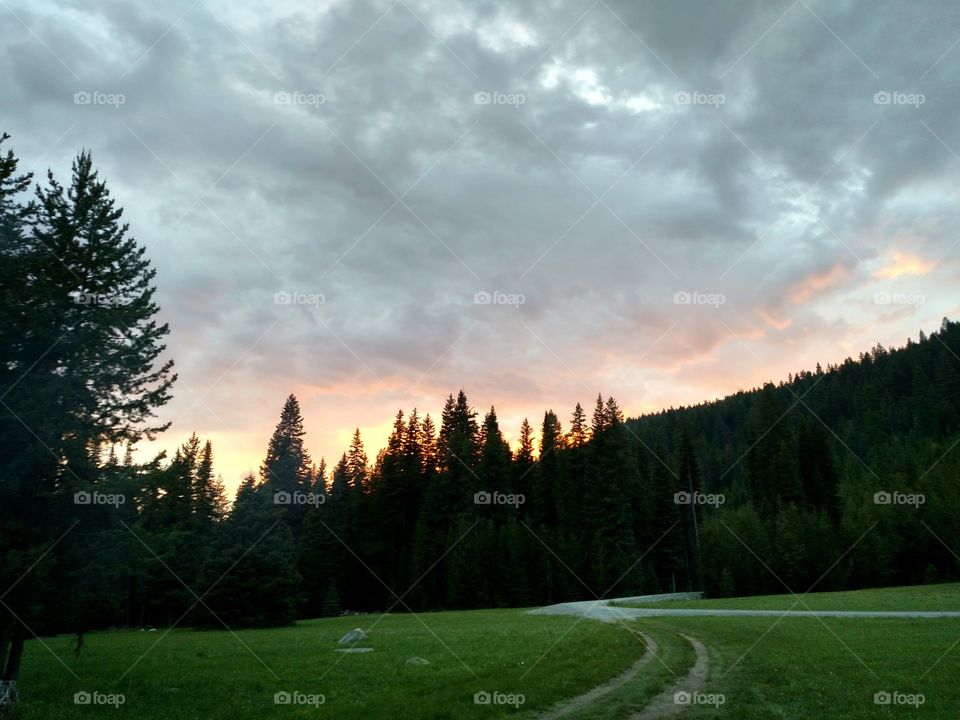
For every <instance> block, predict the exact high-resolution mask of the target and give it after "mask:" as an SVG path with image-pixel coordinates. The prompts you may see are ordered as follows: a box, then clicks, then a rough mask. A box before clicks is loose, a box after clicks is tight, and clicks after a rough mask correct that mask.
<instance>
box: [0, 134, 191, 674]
mask: <svg viewBox="0 0 960 720" xmlns="http://www.w3.org/2000/svg"><path fill="white" fill-rule="evenodd" d="M6 138H7V136H6V135H5V134H4V135H3V138H2V140H6ZM2 140H0V142H2ZM30 179H31V178H30V176H29V175H20V174H18V171H17V161H16V158H15V157H14V156H13V155H12V154H11V153H8V154H7V155H6V156H5V157H0V298H2V300H3V302H2V303H0V397H3V408H2V411H0V503H2V506H3V507H5V508H11V509H12V516H13V518H14V519H13V520H12V521H10V522H9V523H8V521H6V520H4V521H3V522H2V525H0V534H2V536H3V537H4V541H5V542H4V545H5V547H4V550H3V555H2V557H0V567H2V570H0V580H3V581H4V587H8V586H9V584H10V583H12V582H13V580H14V579H15V578H16V577H18V576H19V575H20V574H26V573H25V571H26V570H27V568H28V567H29V568H31V572H30V573H29V575H27V577H26V578H25V579H24V581H23V582H21V583H19V584H18V585H17V586H16V588H15V589H14V591H13V592H10V593H9V594H8V595H7V596H6V597H5V598H4V606H5V607H4V610H3V611H2V612H0V658H6V667H4V668H0V680H2V681H3V683H5V684H7V686H8V687H12V686H10V685H9V683H15V682H16V679H17V675H18V672H19V665H20V659H21V657H22V654H23V644H24V639H25V637H26V635H27V631H26V629H25V626H24V625H23V623H26V624H27V625H29V626H32V627H44V625H43V624H41V622H40V620H41V618H43V617H56V616H57V613H56V612H52V611H53V610H54V608H57V606H58V605H59V606H61V607H64V606H66V605H67V598H70V597H71V587H76V588H79V587H80V586H81V584H82V583H83V582H84V578H85V577H89V574H87V575H84V573H85V571H86V570H88V569H90V559H89V557H88V556H85V555H84V554H83V552H81V545H82V542H83V539H82V538H81V537H80V535H79V534H77V535H76V537H66V538H65V539H64V540H63V541H62V542H60V543H58V544H57V546H56V548H55V549H54V550H53V551H52V552H50V553H48V554H47V555H45V556H43V558H42V562H40V563H39V564H38V565H37V566H36V567H31V565H32V563H33V558H35V557H39V555H36V554H35V550H36V548H41V547H42V548H47V547H50V546H51V545H52V544H53V542H54V540H56V539H57V538H58V537H60V536H61V535H64V533H65V531H66V529H67V528H68V527H70V525H71V523H72V519H73V516H75V515H76V514H77V508H76V506H74V505H73V504H72V502H71V501H72V499H73V495H74V493H75V492H78V491H85V490H87V489H88V488H90V487H91V486H93V485H94V484H95V483H96V482H97V481H98V479H100V478H101V470H102V468H101V467H100V465H101V464H100V461H99V454H100V449H101V448H102V447H104V446H105V445H111V444H114V443H118V442H120V443H130V444H133V443H136V442H137V441H138V440H139V439H141V438H142V437H148V438H152V437H154V436H155V434H156V433H157V432H160V431H161V430H163V429H165V428H166V427H167V425H168V424H161V425H158V424H155V423H154V422H153V418H154V415H155V411H156V409H157V408H159V407H160V406H162V405H164V404H165V403H166V402H167V401H168V400H169V398H170V388H171V386H172V384H173V382H174V380H175V379H176V376H175V375H174V373H173V370H172V368H173V361H172V360H168V361H166V362H161V361H160V356H161V354H162V353H163V351H164V349H165V347H164V345H163V338H164V336H165V335H166V334H167V333H168V332H169V328H168V327H167V325H165V324H160V323H158V322H157V321H156V320H155V315H156V313H157V312H158V310H159V308H158V307H157V306H156V304H155V303H154V302H153V294H154V287H153V285H152V282H153V279H154V276H155V271H154V270H153V269H152V268H151V266H150V263H149V260H148V259H147V257H146V250H145V249H144V248H143V247H141V246H139V245H138V244H137V242H136V240H134V239H133V238H132V237H130V236H129V235H128V234H127V233H128V227H127V225H125V224H123V223H122V215H123V211H122V210H121V209H120V208H119V207H117V206H116V205H115V203H114V201H113V199H112V198H111V197H110V193H109V190H108V189H107V186H106V184H105V183H104V182H103V181H101V180H100V179H99V178H98V176H97V173H96V172H95V171H94V169H93V163H92V160H91V157H90V154H89V153H86V152H84V153H81V154H80V155H79V156H78V157H77V158H76V160H75V161H74V163H73V168H72V177H71V182H70V185H69V187H68V188H64V187H63V186H62V185H60V184H59V183H58V182H57V181H56V180H55V179H54V176H53V174H52V173H48V179H47V185H46V187H45V188H40V187H38V188H37V191H36V202H35V203H33V204H24V203H22V202H20V201H19V200H18V199H17V197H16V196H17V194H18V193H20V192H22V191H23V190H25V189H26V188H27V187H28V185H29V182H30ZM13 300H15V302H12V301H13ZM28 369H29V372H27V370H28ZM131 477H132V478H138V477H139V476H138V475H137V474H135V473H133V474H131ZM4 515H6V513H5V514H4ZM87 519H88V522H89V525H88V528H89V530H90V531H91V532H103V533H104V537H105V538H106V537H108V536H110V535H116V534H117V533H118V532H122V530H121V529H120V528H118V527H117V525H118V517H117V516H108V515H103V514H101V513H98V512H96V511H95V512H92V513H89V514H88V515H87ZM68 559H69V560H68ZM77 560H81V562H80V563H79V564H78V563H77ZM84 561H85V564H84ZM8 575H10V577H9V578H8ZM44 578H46V579H48V580H51V581H53V582H54V583H55V584H50V585H48V584H47V583H46V582H45V581H44ZM7 579H9V580H10V583H7V582H6V580H7ZM66 617H68V618H69V617H70V616H69V615H67V616H66ZM18 618H19V619H18ZM64 629H65V628H63V627H61V628H60V630H59V631H61V632H62V631H64ZM68 629H75V630H76V629H78V630H83V628H82V627H80V628H77V627H73V628H68Z"/></svg>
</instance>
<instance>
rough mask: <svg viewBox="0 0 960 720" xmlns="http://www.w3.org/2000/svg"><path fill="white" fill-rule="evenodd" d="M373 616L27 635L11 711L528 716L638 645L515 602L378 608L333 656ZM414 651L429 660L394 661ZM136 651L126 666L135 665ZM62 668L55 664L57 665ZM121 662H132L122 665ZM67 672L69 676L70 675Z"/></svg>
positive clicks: (639, 650) (580, 688)
mask: <svg viewBox="0 0 960 720" xmlns="http://www.w3.org/2000/svg"><path fill="white" fill-rule="evenodd" d="M378 617H379V616H375V615H369V616H354V617H347V618H331V619H324V620H312V621H306V622H301V623H299V624H297V625H296V626H294V627H289V628H280V629H269V630H246V631H240V632H238V633H237V634H236V636H234V635H232V634H230V633H228V632H226V631H223V632H218V631H192V630H174V631H172V632H170V633H169V634H168V635H166V636H165V637H164V636H163V632H162V631H157V632H136V631H117V632H102V633H93V634H91V635H88V636H87V638H86V644H85V647H84V649H83V652H82V654H81V655H80V657H79V658H74V657H73V654H72V652H71V638H69V637H67V636H58V637H54V638H47V639H44V641H43V642H44V643H45V644H46V645H47V646H48V647H49V649H50V650H52V651H53V653H55V654H56V656H57V657H58V658H59V659H60V660H61V661H62V663H63V664H61V662H58V661H57V658H55V657H54V656H53V655H52V654H51V653H50V652H48V650H47V649H45V648H44V647H43V645H41V643H40V642H39V641H36V640H34V641H30V642H29V644H28V647H27V651H26V655H25V658H24V664H23V668H22V671H21V677H20V687H21V693H22V696H23V697H22V702H21V704H20V706H19V707H18V709H17V711H16V713H15V717H16V718H18V719H23V720H32V719H34V718H45V719H46V718H86V717H91V715H92V714H101V715H102V714H104V713H107V716H108V717H118V718H119V717H136V718H143V719H144V720H150V719H157V720H159V719H161V718H178V719H179V718H197V719H200V718H204V719H206V718H237V719H242V718H257V719H260V718H305V717H317V716H321V715H320V714H321V713H322V714H323V715H326V716H328V717H336V718H338V719H339V718H343V719H345V720H350V719H360V718H362V719H363V720H375V719H377V718H390V719H391V720H393V719H395V718H411V719H412V720H419V719H430V720H441V719H444V718H451V719H452V718H470V717H477V718H496V717H508V716H509V717H533V715H534V714H536V711H538V710H542V709H544V708H546V707H548V706H550V705H552V704H553V703H554V702H556V701H557V699H559V698H565V697H571V696H574V695H577V694H579V693H582V692H585V691H587V690H589V689H590V688H592V687H593V686H595V685H599V684H601V683H603V682H604V681H606V680H607V679H609V678H610V677H612V676H614V675H617V674H618V673H620V672H622V671H623V670H624V669H625V668H627V667H628V666H629V665H631V664H632V663H633V662H634V661H635V660H636V659H637V658H639V657H640V656H641V655H642V654H643V651H644V646H643V644H642V642H641V641H640V640H638V638H637V637H636V636H634V635H633V634H632V633H629V632H627V631H625V630H624V629H623V628H621V627H617V626H608V625H602V624H600V623H595V622H589V621H581V622H577V621H576V619H575V618H570V617H552V616H538V615H526V614H525V613H523V612H522V611H520V610H493V611H476V612H450V613H435V614H424V615H420V616H417V617H415V616H410V615H389V616H386V617H384V618H383V619H382V620H381V621H380V622H379V623H377V624H376V625H375V626H374V627H373V629H372V630H371V632H370V636H369V638H368V640H365V641H362V642H361V643H360V645H363V646H369V647H373V648H375V649H374V652H372V653H366V654H355V655H343V654H340V653H335V652H333V650H334V648H336V647H337V639H338V638H339V637H340V636H341V635H342V634H343V633H345V632H346V631H348V630H350V629H351V628H354V627H362V628H369V627H370V626H371V625H373V624H374V623H375V622H376V620H377V618H378ZM412 656H417V657H421V658H424V659H426V660H428V661H429V662H430V664H429V665H425V666H413V665H407V664H406V661H407V660H408V659H409V658H410V657H412ZM138 659H139V660H138ZM65 666H66V667H65ZM131 667H132V669H131ZM67 668H69V670H70V671H72V672H74V673H76V675H77V676H79V678H80V679H79V680H78V679H76V678H74V677H73V676H72V675H71V673H70V671H68V669H67ZM84 690H86V691H97V692H100V693H103V694H112V693H113V694H115V693H122V694H123V695H124V696H125V702H124V703H123V705H121V706H120V707H119V708H118V709H117V708H114V707H112V706H111V707H105V706H102V705H101V706H99V707H97V706H83V705H76V704H75V703H74V693H76V692H78V691H84ZM281 691H287V692H294V691H296V692H300V693H304V694H305V695H308V694H323V695H324V697H325V702H324V704H323V705H321V706H320V708H319V711H318V710H317V708H316V707H314V706H311V705H277V704H275V703H274V694H275V693H277V692H281ZM479 691H488V692H494V691H497V692H501V693H505V694H510V693H513V694H522V695H524V699H525V701H524V703H523V704H522V705H520V706H519V708H514V707H512V706H507V705H500V706H494V705H476V704H474V702H473V699H474V693H476V692H479Z"/></svg>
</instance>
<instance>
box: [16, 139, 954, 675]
mask: <svg viewBox="0 0 960 720" xmlns="http://www.w3.org/2000/svg"><path fill="white" fill-rule="evenodd" d="M0 160H2V164H0V211H2V223H0V231H2V236H0V239H2V244H0V255H2V262H0V292H2V293H3V295H4V297H3V298H2V300H3V302H2V303H0V308H2V313H3V319H2V322H0V333H2V337H0V340H2V343H0V347H2V351H3V352H4V353H5V356H4V358H3V360H4V362H3V363H2V364H0V398H2V402H3V407H2V408H0V409H2V410H3V414H2V416H0V433H2V438H0V448H2V450H0V471H2V482H0V501H2V507H3V517H2V527H0V530H2V533H3V535H2V538H3V547H2V549H0V550H2V561H3V564H2V566H0V568H2V570H0V580H2V581H3V584H4V587H5V588H7V587H9V588H10V590H8V591H7V594H5V596H4V600H3V607H4V612H3V614H2V617H3V620H4V622H3V623H0V631H2V632H3V633H5V635H4V636H3V637H0V648H2V649H3V650H4V652H6V649H7V648H8V647H16V643H13V644H12V645H11V640H10V637H11V633H13V634H16V633H19V634H20V636H21V637H22V636H23V635H24V634H33V633H36V634H44V633H50V632H62V631H71V632H73V631H76V630H86V629H93V628H102V627H109V626H121V625H123V626H172V625H178V624H189V625H193V626H205V625H210V626H228V627H231V628H232V627H241V626H266V625H277V624H285V623H289V622H292V621H294V620H295V619H297V618H304V617H315V616H323V615H332V614H338V613H342V612H345V611H398V612H400V611H410V610H414V611H420V610H434V609H453V608H477V607H495V606H528V605H536V604H543V603H551V602H557V601H562V600H566V599H590V598H595V597H613V596H624V595H631V594H638V593H653V592H661V591H673V590H688V589H704V590H706V591H707V592H708V593H710V594H712V595H732V594H757V593H769V592H787V591H795V592H798V593H799V592H805V591H808V590H810V589H817V590H828V589H838V588H853V587H862V586H872V585H887V584H906V583H925V582H937V581H942V580H947V579H956V578H957V576H958V569H960V568H958V560H957V556H956V555H955V554H954V552H955V551H956V550H958V549H960V548H953V549H951V548H950V547H949V545H950V544H951V543H954V542H955V538H957V537H958V536H960V532H958V531H960V526H958V525H960V522H958V518H957V517H956V513H955V512H954V511H953V510H952V509H954V508H956V507H958V505H960V485H958V483H957V477H958V475H960V452H958V451H955V446H956V444H957V442H958V439H960V434H958V433H960V413H958V411H957V408H958V403H960V357H958V353H960V324H958V323H955V322H950V321H948V320H946V319H945V320H944V321H943V324H942V325H941V327H940V328H939V330H938V331H936V332H934V333H931V334H930V335H929V336H927V335H924V334H923V333H921V334H920V336H919V339H918V340H917V341H912V340H911V341H908V342H907V344H906V346H905V347H902V348H899V349H887V348H883V347H880V346H877V347H876V348H874V349H872V350H871V351H870V352H867V353H864V354H862V355H861V356H860V357H859V358H857V359H855V360H854V359H848V360H846V361H844V362H842V363H841V364H839V365H831V366H828V367H827V368H826V369H823V368H821V367H819V366H818V367H817V368H816V369H815V370H813V371H801V372H798V373H797V374H796V375H793V376H791V377H789V378H788V379H787V380H786V381H784V382H780V383H779V384H777V385H773V384H768V385H765V386H764V387H762V388H758V389H754V390H751V391H743V392H739V393H737V394H735V395H732V396H730V397H727V398H725V399H723V400H719V401H716V402H711V403H705V404H702V405H697V406H694V407H687V408H680V409H671V410H665V411H663V412H660V413H657V414H653V415H648V416H643V417H640V418H636V419H625V418H624V414H623V412H622V410H621V409H620V407H619V406H618V404H617V402H616V401H615V400H614V399H613V398H607V399H604V398H602V397H597V398H596V400H595V402H594V403H593V404H592V406H591V407H589V410H585V409H584V408H583V407H582V406H581V405H579V404H578V405H577V406H576V407H575V408H573V409H572V410H570V411H567V412H564V413H562V414H558V413H557V412H554V411H553V410H547V411H546V412H545V413H544V414H543V417H542V421H541V422H539V426H538V427H534V425H532V424H531V423H529V422H527V421H524V423H523V425H522V427H521V433H520V440H519V443H518V445H517V447H516V448H511V447H510V446H509V445H508V443H507V442H506V441H505V440H504V437H503V434H502V432H501V428H500V425H499V423H498V419H497V415H496V411H495V409H494V408H493V407H491V408H490V409H489V410H488V411H486V412H478V411H477V410H476V409H475V408H474V407H473V406H472V405H471V404H470V402H469V401H468V398H467V396H466V394H465V393H464V391H463V390H461V391H460V392H458V393H457V394H456V395H450V396H449V397H448V398H447V400H446V403H445V404H444V406H443V408H442V412H441V413H440V415H439V417H437V418H436V419H434V418H432V417H431V416H430V415H428V414H421V412H420V411H418V410H417V409H409V410H401V411H398V412H397V414H396V417H395V421H394V425H393V432H392V434H391V435H390V438H389V441H388V443H387V446H386V447H385V448H384V449H383V450H382V451H380V452H379V453H378V454H377V455H376V457H373V458H371V457H368V455H367V452H366V450H365V449H364V445H363V441H362V438H361V436H360V433H359V431H358V432H357V433H355V435H354V438H353V442H352V443H351V445H350V447H349V449H348V450H347V452H345V453H344V454H343V456H342V457H340V458H339V459H335V460H334V461H333V462H331V463H330V464H329V465H328V464H327V463H326V462H325V461H324V460H318V461H316V462H315V461H314V459H312V458H311V457H310V455H309V453H308V451H307V447H306V446H307V438H305V434H304V430H303V420H302V417H301V413H300V407H299V404H298V402H297V399H296V398H295V397H294V396H292V395H291V396H289V397H288V398H287V399H286V401H285V402H284V403H283V405H282V409H281V412H280V417H279V422H278V423H277V426H276V430H275V432H274V434H273V436H272V438H270V439H269V442H268V443H267V444H266V451H265V457H264V460H263V463H262V466H261V468H260V471H259V474H258V475H257V476H253V475H251V476H248V477H247V478H246V479H245V480H244V482H243V483H242V485H241V486H240V488H239V490H238V492H237V494H236V498H235V499H234V500H233V501H232V502H230V501H229V499H228V498H227V497H225V493H224V489H223V483H222V482H221V480H220V479H219V478H218V476H217V475H216V472H215V461H216V453H215V448H213V447H212V445H211V443H210V442H209V441H203V440H202V439H201V438H198V437H197V436H196V435H193V436H191V437H190V438H188V439H186V440H185V441H184V443H183V444H182V446H181V447H180V448H179V450H177V452H176V453H175V454H174V455H173V457H171V458H167V457H163V456H161V457H158V458H156V459H154V460H152V461H151V462H148V463H138V462H135V461H134V455H133V453H132V452H131V447H132V446H134V445H135V443H136V442H137V441H138V440H139V439H140V438H141V437H143V436H146V437H150V436H152V435H153V434H154V433H156V432H159V431H161V430H164V429H165V426H155V427H150V422H151V417H152V415H153V412H154V410H155V409H156V408H158V407H160V406H161V405H163V404H164V403H165V402H166V400H167V399H168V398H169V393H170V388H171V385H172V383H173V381H174V379H175V376H174V375H173V373H172V363H170V362H169V361H166V362H162V361H161V360H160V358H161V356H162V353H163V350H164V346H163V345H162V338H163V336H164V335H165V334H166V333H167V331H168V330H167V328H166V326H164V325H158V324H157V323H156V321H155V320H154V319H153V316H154V314H155V312H156V310H157V308H156V306H155V305H154V304H153V301H152V295H153V287H152V284H151V283H152V278H153V270H152V269H150V267H149V264H148V262H147V260H146V258H145V256H144V250H143V248H142V247H139V246H138V245H136V243H135V242H133V241H132V240H131V239H130V238H129V237H127V236H126V226H125V225H123V224H122V222H121V219H120V215H121V213H120V210H119V209H118V208H115V207H114V205H113V201H112V200H111V199H110V198H109V193H108V192H107V190H106V186H105V185H104V184H103V182H102V181H100V180H99V179H98V178H97V176H96V173H95V171H94V170H93V168H92V163H91V160H90V156H89V154H83V155H81V156H80V157H79V158H78V160H77V162H76V163H75V165H74V174H73V178H72V181H71V183H70V186H69V188H64V187H63V186H61V185H60V184H59V183H57V181H56V180H55V179H54V178H53V176H52V175H51V176H50V177H49V178H48V183H47V186H46V188H44V189H40V188H38V189H37V195H36V200H34V201H31V202H29V203H24V202H21V201H20V200H19V199H18V198H20V197H21V195H22V194H23V191H24V190H25V189H26V188H27V186H28V185H29V182H30V180H31V178H30V177H29V176H26V175H17V174H16V159H15V158H14V157H13V156H12V154H8V155H7V156H6V158H5V159H4V158H0ZM78 293H79V297H78ZM265 440H266V438H265ZM8 664H9V662H8ZM3 665H4V658H3V657H0V667H3Z"/></svg>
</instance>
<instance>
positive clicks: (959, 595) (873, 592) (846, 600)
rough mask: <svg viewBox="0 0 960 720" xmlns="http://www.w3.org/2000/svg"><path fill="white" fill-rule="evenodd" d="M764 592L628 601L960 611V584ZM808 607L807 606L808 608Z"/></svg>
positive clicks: (739, 606)
mask: <svg viewBox="0 0 960 720" xmlns="http://www.w3.org/2000/svg"><path fill="white" fill-rule="evenodd" d="M799 597H801V598H802V599H803V604H800V603H797V598H795V597H794V596H793V595H760V596H757V597H739V598H720V599H714V600H671V601H667V602H658V603H625V605H626V606H628V607H640V608H643V607H663V608H676V609H682V608H691V609H693V608H699V609H708V608H709V609H714V610H724V609H726V610H788V609H790V608H791V607H793V609H794V610H806V609H807V608H809V609H811V610H952V611H956V610H960V583H948V584H943V585H916V586H910V587H894V588H880V589H870V590H850V591H846V592H825V593H811V594H809V595H807V596H805V597H804V596H803V595H799ZM805 606H806V607H805Z"/></svg>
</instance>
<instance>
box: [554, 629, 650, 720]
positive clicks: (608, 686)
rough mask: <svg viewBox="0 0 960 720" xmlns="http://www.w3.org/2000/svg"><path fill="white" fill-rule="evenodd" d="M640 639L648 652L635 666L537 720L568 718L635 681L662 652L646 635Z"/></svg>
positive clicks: (561, 704)
mask: <svg viewBox="0 0 960 720" xmlns="http://www.w3.org/2000/svg"><path fill="white" fill-rule="evenodd" d="M640 637H642V638H643V641H644V642H645V643H646V645H647V650H646V652H644V653H643V655H642V656H641V657H640V659H639V660H637V661H636V662H635V663H634V664H633V665H631V666H630V667H629V668H627V669H626V670H624V671H623V672H622V673H620V674H619V675H617V676H616V677H615V678H613V679H611V680H608V681H607V682H605V683H604V684H603V685H598V686H597V687H595V688H593V689H592V690H588V691H587V692H585V693H583V695H578V696H577V697H575V698H573V699H572V700H567V701H565V702H562V703H560V704H559V705H557V706H556V707H554V708H553V709H551V710H548V711H547V712H545V713H543V714H542V715H538V716H537V720H557V719H558V718H562V717H566V716H568V715H570V714H571V713H575V712H578V711H580V710H583V709H585V708H587V707H589V706H590V705H592V704H593V703H595V702H597V701H598V700H599V699H601V698H603V697H605V696H606V695H608V694H610V693H611V692H613V691H614V690H617V689H618V688H620V687H622V686H623V685H625V684H626V683H628V682H630V681H631V680H633V678H634V677H636V675H637V673H638V672H640V671H641V670H642V669H643V668H644V667H645V666H646V665H647V664H648V663H649V662H650V661H651V660H653V658H654V656H655V655H656V654H657V652H659V650H660V648H659V646H658V645H657V643H656V641H655V640H654V639H653V638H651V637H650V636H649V635H647V634H646V633H640Z"/></svg>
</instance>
